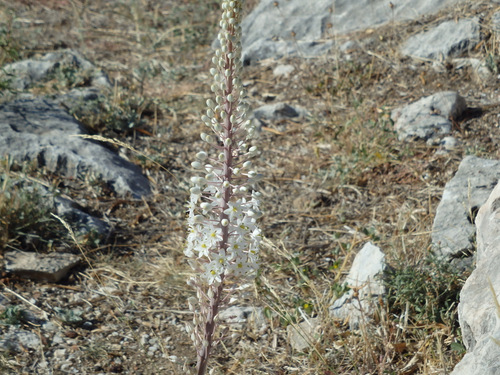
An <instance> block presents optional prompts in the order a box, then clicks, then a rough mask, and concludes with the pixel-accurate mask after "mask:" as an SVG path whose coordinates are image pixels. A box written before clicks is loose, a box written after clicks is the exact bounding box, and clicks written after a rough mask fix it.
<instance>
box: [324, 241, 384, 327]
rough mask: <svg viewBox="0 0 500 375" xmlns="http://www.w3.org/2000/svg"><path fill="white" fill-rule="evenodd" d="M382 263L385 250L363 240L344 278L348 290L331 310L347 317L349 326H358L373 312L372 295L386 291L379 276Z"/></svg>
mask: <svg viewBox="0 0 500 375" xmlns="http://www.w3.org/2000/svg"><path fill="white" fill-rule="evenodd" d="M385 267H386V264H385V255H384V253H382V251H380V248H378V247H377V246H375V245H373V244H372V243H371V242H368V243H366V244H365V245H364V246H363V248H362V249H361V250H360V251H359V253H358V254H357V255H356V257H355V258H354V261H353V263H352V266H351V269H350V271H349V274H348V275H347V277H346V279H345V281H344V283H346V284H347V286H348V287H349V288H350V290H349V291H348V292H347V293H345V294H344V295H343V296H342V297H340V298H339V299H338V300H336V301H335V302H334V304H333V305H332V306H331V307H330V314H331V315H333V316H334V317H336V318H340V319H343V320H346V321H348V322H349V326H350V328H351V329H357V328H358V327H359V325H360V324H361V322H362V321H363V318H365V319H367V318H369V317H370V315H372V314H373V313H374V308H373V301H374V300H373V298H376V297H378V296H382V295H383V294H384V293H385V287H384V284H383V282H382V280H381V276H382V273H383V271H384V270H385ZM355 290H356V291H357V297H356V298H355V297H354V291H355Z"/></svg>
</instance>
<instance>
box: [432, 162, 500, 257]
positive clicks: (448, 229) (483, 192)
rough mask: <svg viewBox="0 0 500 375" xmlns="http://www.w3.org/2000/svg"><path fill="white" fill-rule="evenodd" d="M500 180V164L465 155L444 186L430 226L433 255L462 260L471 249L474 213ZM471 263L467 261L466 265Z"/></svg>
mask: <svg viewBox="0 0 500 375" xmlns="http://www.w3.org/2000/svg"><path fill="white" fill-rule="evenodd" d="M499 179H500V161H496V160H486V159H481V158H478V157H475V156H467V157H466V158H465V159H464V160H462V162H461V163H460V166H459V167H458V171H457V173H456V174H455V176H454V177H453V178H452V179H451V180H450V181H449V182H448V183H447V184H446V186H445V188H444V191H443V196H442V198H441V202H440V203H439V205H438V207H437V210H436V216H435V217H434V223H433V226H432V243H433V246H434V248H435V250H436V253H437V254H438V255H440V256H443V257H447V258H449V259H450V258H451V259H453V258H461V257H463V256H465V255H467V254H469V253H470V252H471V251H472V250H473V249H474V234H475V227H474V220H473V219H474V214H475V213H476V212H477V210H478V209H479V207H481V205H483V204H484V202H486V200H487V199H488V196H489V195H490V193H491V191H492V190H493V188H494V187H495V185H496V184H497V182H498V180H499ZM469 263H470V262H469Z"/></svg>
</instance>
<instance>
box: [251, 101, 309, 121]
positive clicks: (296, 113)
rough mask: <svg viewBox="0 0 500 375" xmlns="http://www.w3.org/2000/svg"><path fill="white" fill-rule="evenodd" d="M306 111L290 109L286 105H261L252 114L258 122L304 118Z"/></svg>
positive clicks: (295, 108)
mask: <svg viewBox="0 0 500 375" xmlns="http://www.w3.org/2000/svg"><path fill="white" fill-rule="evenodd" d="M306 114H307V111H306V110H305V109H303V108H300V107H292V106H291V105H289V104H286V103H274V104H267V105H263V106H262V107H259V108H257V109H256V110H255V111H254V112H253V116H254V117H255V118H257V119H259V120H264V119H265V120H270V121H276V120H281V119H284V118H294V117H300V116H305V115H306Z"/></svg>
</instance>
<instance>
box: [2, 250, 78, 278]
mask: <svg viewBox="0 0 500 375" xmlns="http://www.w3.org/2000/svg"><path fill="white" fill-rule="evenodd" d="M79 263H80V258H79V257H77V256H76V255H73V254H67V253H49V254H38V253H32V252H24V251H17V250H16V251H7V252H6V253H5V270H6V271H7V272H11V273H14V274H16V275H19V276H21V277H26V278H30V279H34V280H43V281H49V282H54V283H56V282H58V281H60V280H61V279H63V278H64V277H65V276H67V275H68V272H69V271H70V270H71V269H72V268H73V267H75V266H76V265H78V264H79Z"/></svg>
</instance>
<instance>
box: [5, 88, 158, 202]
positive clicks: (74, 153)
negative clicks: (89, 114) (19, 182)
mask: <svg viewBox="0 0 500 375" xmlns="http://www.w3.org/2000/svg"><path fill="white" fill-rule="evenodd" d="M84 134H86V132H85V130H84V129H83V127H82V126H81V124H79V123H78V122H77V121H76V120H75V119H74V118H73V117H72V116H71V115H69V114H68V113H67V112H66V111H65V110H64V109H62V108H61V107H60V106H59V105H58V104H56V103H55V102H54V101H52V100H49V99H41V98H28V99H18V100H15V101H13V102H9V103H6V104H3V105H0V155H9V156H10V157H11V158H13V159H14V160H17V161H20V162H22V161H27V160H29V161H32V162H36V163H37V164H38V165H39V166H40V167H44V168H47V170H49V171H51V172H53V173H57V174H60V175H63V176H66V177H73V178H80V177H83V178H88V177H91V176H93V177H95V178H100V179H102V180H104V181H105V182H106V183H108V184H109V186H110V187H111V188H112V189H114V190H115V191H116V193H118V194H119V195H125V194H128V193H129V194H131V195H133V196H135V197H140V196H144V195H148V194H150V193H151V189H150V186H149V181H148V179H147V178H146V177H145V176H143V175H142V173H141V171H140V169H139V168H138V167H137V166H135V165H133V164H132V163H130V162H128V161H126V160H124V159H122V158H121V157H120V156H119V155H118V154H116V153H114V152H113V151H111V150H109V149H108V148H105V147H103V146H101V145H100V144H98V143H96V142H93V141H89V140H87V139H83V138H81V137H78V135H84Z"/></svg>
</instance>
